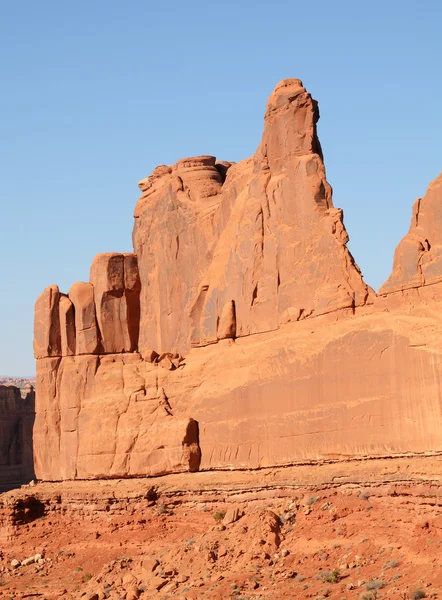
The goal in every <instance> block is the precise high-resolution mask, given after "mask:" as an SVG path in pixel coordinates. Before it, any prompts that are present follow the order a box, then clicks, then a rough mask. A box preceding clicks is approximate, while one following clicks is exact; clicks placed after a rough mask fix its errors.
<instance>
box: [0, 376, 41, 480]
mask: <svg viewBox="0 0 442 600" xmlns="http://www.w3.org/2000/svg"><path fill="white" fill-rule="evenodd" d="M34 411H35V394H34V388H33V387H32V385H30V384H27V385H26V386H25V388H24V390H23V392H21V391H20V389H19V388H18V387H15V386H13V385H0V488H2V489H3V488H4V487H9V486H13V485H17V484H21V483H28V482H29V481H30V480H31V479H32V478H33V477H34V464H33V454H32V428H33V425H34V415H35V412H34Z"/></svg>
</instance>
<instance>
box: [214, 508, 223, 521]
mask: <svg viewBox="0 0 442 600" xmlns="http://www.w3.org/2000/svg"><path fill="white" fill-rule="evenodd" d="M225 516H226V511H225V510H217V511H216V513H215V514H214V515H213V518H214V519H215V521H216V522H217V523H221V521H222V520H223V519H224V517H225Z"/></svg>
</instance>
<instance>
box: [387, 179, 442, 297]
mask: <svg viewBox="0 0 442 600" xmlns="http://www.w3.org/2000/svg"><path fill="white" fill-rule="evenodd" d="M441 281H442V173H441V174H440V175H439V177H437V178H436V179H435V180H434V181H433V182H432V183H431V184H430V185H429V186H428V189H427V193H426V194H425V196H424V197H423V198H418V199H417V200H416V202H415V203H414V205H413V214H412V217H411V223H410V229H409V231H408V233H407V235H406V236H405V237H404V238H403V239H402V241H401V242H400V243H399V245H398V247H397V248H396V251H395V253H394V262H393V272H392V274H391V275H390V277H389V278H388V280H387V281H386V282H385V283H384V285H383V286H382V287H381V289H380V290H379V294H390V293H392V292H397V291H402V290H406V289H410V288H417V287H422V286H425V285H431V284H435V283H439V282H441Z"/></svg>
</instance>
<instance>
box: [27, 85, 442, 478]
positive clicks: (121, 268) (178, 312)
mask: <svg viewBox="0 0 442 600" xmlns="http://www.w3.org/2000/svg"><path fill="white" fill-rule="evenodd" d="M318 118H319V111H318V107H317V103H316V102H315V101H314V100H313V99H312V97H311V96H310V94H309V93H308V92H307V91H306V90H305V88H304V87H303V85H302V83H301V82H300V81H299V80H297V79H289V80H285V81H283V82H281V83H280V84H279V85H278V86H277V87H276V88H275V90H274V92H273V93H272V95H271V96H270V99H269V101H268V103H267V109H266V113H265V121H264V133H263V137H262V141H261V144H260V145H259V147H258V149H257V151H256V153H255V154H254V155H253V157H251V158H250V159H247V160H245V161H242V162H240V163H238V164H233V163H230V162H225V161H217V160H216V159H215V158H214V157H212V156H199V157H193V158H188V159H183V160H180V161H178V162H177V163H176V164H174V165H172V166H160V167H157V168H156V169H155V170H154V172H153V174H152V175H151V176H150V177H148V178H147V179H144V180H142V181H141V182H140V184H139V187H140V189H141V192H142V194H141V197H140V199H139V200H138V202H137V205H136V207H135V225H134V231H133V243H134V254H118V253H112V254H102V255H98V256H97V257H96V258H95V259H94V261H93V263H92V267H91V272H90V281H89V282H84V283H77V284H74V285H73V286H72V287H71V289H70V290H69V293H68V294H67V295H65V294H61V293H60V291H59V290H58V288H57V286H50V287H49V288H47V289H46V290H45V291H44V292H43V294H42V295H41V296H40V297H39V299H38V300H37V304H36V313H35V315H36V316H35V341H34V347H35V355H36V358H37V359H38V360H37V392H38V393H37V399H38V400H37V417H36V425H35V440H34V447H35V456H36V472H37V475H38V476H39V477H41V478H43V479H48V480H51V479H73V478H82V479H87V478H100V477H126V476H138V475H157V474H163V473H170V472H179V471H189V470H190V471H195V470H198V469H214V468H215V469H224V468H258V467H264V466H271V465H287V464H291V463H296V462H298V461H315V460H324V459H339V458H342V457H364V456H384V455H392V454H401V453H409V452H411V453H421V452H439V451H442V437H441V435H440V431H441V429H440V428H441V424H442V410H441V404H440V390H441V384H440V377H439V371H440V368H439V366H440V356H441V352H442V345H441V343H440V341H439V340H440V339H442V336H441V333H442V321H441V320H440V319H439V316H438V315H439V314H440V310H439V308H440V304H439V302H440V301H442V297H441V298H439V295H438V291H437V289H438V286H437V282H438V281H439V280H438V275H437V269H438V267H437V265H438V249H437V248H438V238H439V237H440V236H442V233H440V232H439V230H440V231H441V232H442V223H441V227H439V226H438V223H439V222H440V221H441V217H440V214H442V207H441V203H440V202H439V200H440V189H441V185H440V184H441V181H442V180H440V178H439V180H436V182H435V183H434V184H432V186H430V188H429V191H428V192H427V195H426V196H425V198H424V199H422V200H420V201H418V203H417V205H416V206H417V208H415V216H414V220H413V221H412V227H411V230H410V233H409V234H408V236H407V237H406V238H405V239H404V241H403V242H401V244H400V245H399V247H398V250H397V252H396V255H395V265H394V269H393V274H392V277H391V278H390V279H389V281H388V282H387V283H386V284H385V285H384V287H383V288H382V290H381V291H382V294H381V295H380V296H379V297H376V294H375V293H374V292H373V290H372V289H371V288H370V287H369V286H367V285H366V284H365V282H364V281H363V279H362V275H361V272H360V270H359V268H358V267H357V265H356V263H355V262H354V260H353V257H352V256H351V254H350V252H349V250H348V248H347V245H346V244H347V241H348V235H347V232H346V230H345V227H344V224H343V215H342V211H341V210H340V209H337V208H335V207H334V206H333V202H332V190H331V187H330V185H329V184H328V182H327V180H326V176H325V167H324V163H323V157H322V151H321V146H320V143H319V140H318V137H317V131H316V124H317V121H318ZM438 232H439V233H438ZM401 248H402V249H401ZM410 248H412V249H413V250H410ZM407 286H408V287H410V288H412V289H413V294H414V295H413V296H407V298H406V301H405V300H404V292H403V290H404V289H405V288H406V287H407ZM430 288H431V291H430V292H427V291H426V292H425V294H423V293H422V290H424V289H425V290H427V289H428V290H429V289H430ZM424 297H425V299H424Z"/></svg>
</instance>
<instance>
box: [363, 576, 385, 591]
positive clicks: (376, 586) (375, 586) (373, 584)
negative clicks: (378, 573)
mask: <svg viewBox="0 0 442 600" xmlns="http://www.w3.org/2000/svg"><path fill="white" fill-rule="evenodd" d="M383 587H385V583H384V582H383V581H381V580H380V579H375V578H374V577H372V578H371V579H370V581H368V582H367V583H366V584H365V589H366V590H370V591H371V590H381V589H382V588H383Z"/></svg>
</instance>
